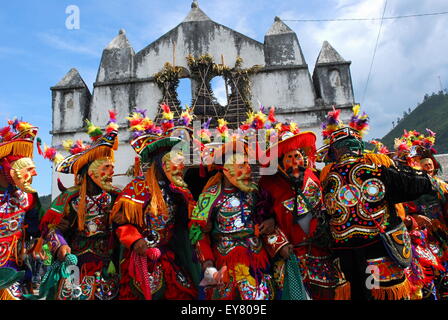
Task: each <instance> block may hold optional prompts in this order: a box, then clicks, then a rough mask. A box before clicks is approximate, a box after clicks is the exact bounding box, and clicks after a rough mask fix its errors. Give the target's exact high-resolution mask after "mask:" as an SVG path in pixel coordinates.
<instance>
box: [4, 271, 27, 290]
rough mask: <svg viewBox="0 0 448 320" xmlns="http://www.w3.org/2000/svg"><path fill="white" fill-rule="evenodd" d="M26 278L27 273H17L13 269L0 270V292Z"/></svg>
mask: <svg viewBox="0 0 448 320" xmlns="http://www.w3.org/2000/svg"><path fill="white" fill-rule="evenodd" d="M24 277H25V271H24V270H22V271H16V270H15V269H13V268H0V290H1V289H6V288H8V287H10V286H11V285H13V284H14V283H15V282H17V281H20V280H22V279H23V278H24Z"/></svg>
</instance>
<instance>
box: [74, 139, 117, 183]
mask: <svg viewBox="0 0 448 320" xmlns="http://www.w3.org/2000/svg"><path fill="white" fill-rule="evenodd" d="M115 141H116V143H118V142H117V139H115ZM101 158H110V159H111V160H112V161H115V159H114V152H113V149H112V148H110V147H107V146H99V147H97V148H95V149H92V150H89V151H87V152H86V153H85V154H83V155H82V156H80V157H79V158H78V159H77V160H76V161H75V163H73V173H74V175H75V176H76V175H77V174H78V171H79V170H80V169H81V168H82V167H84V166H85V165H86V164H87V163H89V162H92V161H95V160H97V159H101Z"/></svg>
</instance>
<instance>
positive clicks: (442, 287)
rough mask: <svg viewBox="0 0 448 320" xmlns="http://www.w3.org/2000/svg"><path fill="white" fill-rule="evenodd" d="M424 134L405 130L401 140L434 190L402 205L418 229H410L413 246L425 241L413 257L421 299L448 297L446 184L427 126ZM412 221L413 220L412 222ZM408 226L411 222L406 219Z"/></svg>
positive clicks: (433, 140)
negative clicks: (421, 283)
mask: <svg viewBox="0 0 448 320" xmlns="http://www.w3.org/2000/svg"><path fill="white" fill-rule="evenodd" d="M426 133H427V135H424V134H421V133H420V132H418V131H416V130H412V131H409V132H407V131H405V132H404V135H403V137H402V138H401V140H403V141H406V142H407V145H408V146H409V147H410V153H409V155H408V157H409V158H411V161H410V162H411V163H413V164H414V168H416V169H421V170H423V171H425V172H427V173H428V175H429V176H430V179H431V181H432V182H433V185H434V186H435V190H433V191H432V192H431V193H426V194H423V195H421V196H420V197H419V198H418V199H416V200H415V201H412V202H408V203H406V204H405V208H406V213H407V216H408V219H409V218H411V217H412V218H413V219H412V220H415V222H416V225H417V228H413V232H414V238H416V237H417V235H419V236H420V237H419V238H418V239H417V238H416V242H415V245H416V248H421V247H423V244H425V247H424V248H425V249H426V251H425V254H422V253H421V252H420V251H421V250H420V251H419V250H417V252H416V254H415V255H414V257H419V259H418V260H419V261H420V264H421V265H422V268H423V271H424V274H425V275H426V278H425V279H426V281H425V284H424V286H423V287H422V288H421V289H422V292H421V295H422V298H423V299H447V298H448V276H447V274H446V268H447V267H448V228H447V224H446V206H447V200H446V196H447V194H448V184H447V183H446V182H444V181H443V180H442V179H440V178H439V177H437V172H438V170H440V169H441V167H440V164H439V163H438V162H437V160H436V159H435V157H434V154H436V150H435V149H434V143H435V136H436V134H435V132H433V131H431V130H429V129H426ZM413 222H414V221H413ZM408 224H409V225H414V224H413V223H411V222H408Z"/></svg>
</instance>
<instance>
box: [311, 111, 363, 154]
mask: <svg viewBox="0 0 448 320" xmlns="http://www.w3.org/2000/svg"><path fill="white" fill-rule="evenodd" d="M360 109H361V107H360V106H359V104H357V105H354V106H353V113H352V116H351V119H350V122H349V124H348V125H346V124H344V123H343V121H342V120H341V119H340V115H341V110H337V109H335V108H334V107H333V110H332V111H330V112H328V114H327V117H326V118H325V120H324V121H323V122H322V137H323V140H324V146H322V147H320V148H319V149H318V150H317V161H318V162H328V161H330V159H329V158H328V150H329V147H330V145H331V144H333V143H335V142H336V141H339V140H341V139H344V138H347V137H354V138H355V139H358V140H360V141H362V138H363V136H364V135H365V134H366V132H367V130H368V128H369V117H368V115H367V114H366V113H364V112H363V113H362V115H359V112H360Z"/></svg>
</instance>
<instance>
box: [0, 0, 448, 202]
mask: <svg viewBox="0 0 448 320" xmlns="http://www.w3.org/2000/svg"><path fill="white" fill-rule="evenodd" d="M3 2H4V3H2V6H1V9H0V27H1V29H2V33H3V36H2V41H1V43H0V69H1V71H2V77H1V79H0V121H1V122H2V123H5V122H6V120H7V119H9V118H12V117H13V116H18V117H19V118H20V117H22V118H23V119H24V120H26V121H29V122H31V123H33V124H34V125H36V126H38V127H40V134H39V135H40V136H41V137H42V139H43V140H44V141H47V142H50V141H51V137H50V135H49V131H50V130H51V91H50V87H51V86H53V85H55V84H56V83H57V82H58V81H59V80H60V79H61V78H62V77H63V76H64V75H65V74H66V73H67V72H68V71H69V70H70V68H72V67H75V68H77V69H78V71H79V72H80V74H81V76H82V77H83V79H84V80H85V82H86V83H87V85H88V86H89V88H90V89H92V85H93V82H94V81H95V78H96V73H97V70H98V66H99V62H100V58H101V53H102V50H103V49H104V48H105V47H106V46H107V44H108V43H109V42H110V41H111V40H112V39H113V38H114V37H115V36H116V35H117V32H118V30H119V29H125V30H126V34H127V37H128V39H129V41H130V43H131V44H132V46H133V48H134V50H135V51H136V52H138V51H139V50H141V49H143V48H144V47H145V46H147V45H148V44H150V43H151V42H153V41H154V40H156V39H157V38H158V37H160V36H161V35H163V34H164V33H166V32H167V31H169V30H170V29H172V28H173V27H175V26H176V25H177V24H178V23H180V22H181V21H182V20H183V19H184V17H185V16H186V15H187V14H188V12H189V10H190V5H191V1H190V0H177V1H175V0H164V1H162V0H129V1H124V0H114V1H110V0H109V1H105V0H95V1H87V0H70V1H65V0H42V1H34V0H22V1H16V2H15V1H3ZM69 5H76V6H78V7H79V9H80V23H81V24H80V29H79V30H68V29H67V28H66V26H65V21H66V18H67V14H66V13H65V10H66V8H67V6H69ZM199 6H200V8H201V9H202V10H203V11H204V12H205V13H206V14H207V15H208V16H209V17H210V18H211V19H212V20H214V21H216V22H218V23H221V24H223V25H226V26H228V27H231V28H233V29H235V30H236V31H238V32H241V33H243V34H246V35H248V36H250V37H252V38H254V39H256V40H258V41H260V42H263V38H264V34H265V33H266V32H267V30H268V29H269V27H270V26H271V24H272V23H273V20H274V17H275V16H279V17H280V18H282V19H284V20H289V19H323V18H371V17H380V16H381V13H382V10H383V6H384V1H383V0H313V1H308V0H304V1H279V0H252V1H241V0H225V1H223V0H200V1H199ZM438 11H448V3H447V1H446V0H389V1H388V4H387V7H386V16H397V15H407V14H415V13H427V12H438ZM286 24H288V25H289V26H290V27H291V28H292V29H293V30H294V31H295V32H296V33H297V36H298V38H299V41H300V44H301V47H302V51H303V53H304V56H305V59H306V62H307V63H308V65H309V69H310V72H311V73H312V71H313V68H314V63H315V60H316V58H317V56H318V54H319V50H320V48H321V46H322V43H323V41H324V40H327V41H329V42H330V43H331V45H332V46H333V47H334V48H335V49H336V50H337V51H338V52H339V53H340V54H341V55H342V57H344V58H345V59H346V60H350V61H352V65H351V73H352V80H353V86H354V90H355V99H356V101H357V102H360V103H361V107H362V108H363V109H365V110H366V111H367V112H368V113H369V115H370V117H371V126H372V129H371V133H370V138H373V137H382V136H383V135H384V134H386V133H387V132H388V131H389V130H390V128H391V126H392V121H394V120H396V118H397V117H398V116H400V117H401V115H402V112H403V111H404V110H407V109H408V108H409V107H410V108H414V107H415V106H416V105H417V104H418V103H419V102H421V101H422V98H423V95H424V94H425V93H428V92H429V93H430V92H433V91H438V90H439V89H440V85H439V80H438V76H440V77H441V80H442V84H443V86H444V87H446V86H447V84H448V72H447V71H448V64H447V59H446V52H448V33H447V32H446V30H448V15H441V16H432V17H423V18H412V19H402V20H393V21H392V20H388V21H385V22H384V24H383V29H382V34H381V37H380V41H379V46H378V51H377V53H376V58H375V63H374V66H373V72H372V75H371V78H370V83H369V87H368V90H367V94H366V95H365V97H364V99H362V98H363V93H364V88H365V84H366V79H367V75H368V70H369V67H370V62H371V58H372V54H373V48H374V45H375V40H376V37H377V34H378V28H379V22H378V21H374V22H372V21H363V22H359V21H358V22H318V23H314V22H313V23H311V22H310V23H303V22H302V23H300V22H293V21H286ZM216 85H217V88H216V89H217V91H219V84H216ZM218 94H219V93H218ZM0 126H3V125H2V124H0ZM36 162H37V166H38V173H39V176H38V177H36V179H35V181H34V183H33V185H34V187H35V188H36V189H37V190H38V191H39V193H40V194H42V195H44V194H48V193H50V174H51V166H50V163H49V162H47V161H44V160H42V159H41V158H40V157H39V156H37V157H36Z"/></svg>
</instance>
